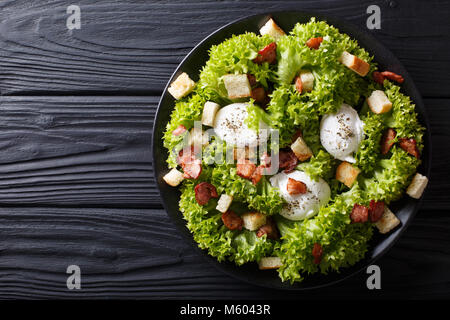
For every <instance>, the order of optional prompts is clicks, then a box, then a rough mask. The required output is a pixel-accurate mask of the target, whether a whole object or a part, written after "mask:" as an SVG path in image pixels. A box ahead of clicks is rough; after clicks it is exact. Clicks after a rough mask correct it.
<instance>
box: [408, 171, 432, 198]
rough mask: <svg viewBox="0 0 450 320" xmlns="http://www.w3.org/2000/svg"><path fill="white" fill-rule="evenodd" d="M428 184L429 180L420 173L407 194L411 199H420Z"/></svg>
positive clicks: (415, 177)
mask: <svg viewBox="0 0 450 320" xmlns="http://www.w3.org/2000/svg"><path fill="white" fill-rule="evenodd" d="M427 184H428V178H427V177H425V176H423V175H421V174H420V173H416V175H415V176H414V178H413V180H412V181H411V184H410V185H409V187H408V189H406V193H407V194H408V195H409V196H410V197H411V198H414V199H419V198H420V197H421V196H422V194H423V192H424V190H425V188H426V186H427Z"/></svg>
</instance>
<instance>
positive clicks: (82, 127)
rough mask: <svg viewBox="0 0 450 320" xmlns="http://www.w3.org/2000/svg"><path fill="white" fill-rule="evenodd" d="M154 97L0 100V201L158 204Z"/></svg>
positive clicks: (149, 205) (15, 98)
mask: <svg viewBox="0 0 450 320" xmlns="http://www.w3.org/2000/svg"><path fill="white" fill-rule="evenodd" d="M157 102H158V97H67V96H64V97H61V96H57V97H2V98H0V133H1V134H0V203H1V204H11V205H12V204H21V205H33V204H47V205H71V206H73V205H76V206H81V205H89V206H92V205H101V206H132V207H136V206H137V207H151V206H152V205H153V206H154V205H156V206H157V207H160V204H159V203H160V200H159V193H158V191H157V189H156V188H155V183H154V178H153V170H152V157H151V131H152V127H153V118H154V116H155V112H156V106H157Z"/></svg>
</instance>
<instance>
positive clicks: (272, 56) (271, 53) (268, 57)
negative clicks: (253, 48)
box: [253, 42, 277, 64]
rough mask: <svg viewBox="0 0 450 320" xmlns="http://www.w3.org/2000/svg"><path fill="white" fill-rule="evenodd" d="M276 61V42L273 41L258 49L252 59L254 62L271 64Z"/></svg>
mask: <svg viewBox="0 0 450 320" xmlns="http://www.w3.org/2000/svg"><path fill="white" fill-rule="evenodd" d="M276 61H277V44H276V43H275V42H272V43H269V44H268V45H267V46H265V47H264V48H263V49H262V50H260V51H258V56H257V57H256V58H255V59H253V62H254V63H257V64H262V63H264V62H268V63H269V64H273V63H275V62H276Z"/></svg>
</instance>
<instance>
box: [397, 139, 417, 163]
mask: <svg viewBox="0 0 450 320" xmlns="http://www.w3.org/2000/svg"><path fill="white" fill-rule="evenodd" d="M398 141H399V145H400V148H402V149H403V150H405V151H406V152H408V153H409V154H410V155H412V156H414V157H416V158H417V159H419V157H420V153H419V149H418V148H417V142H416V140H414V139H407V138H399V139H398Z"/></svg>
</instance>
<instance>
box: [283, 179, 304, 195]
mask: <svg viewBox="0 0 450 320" xmlns="http://www.w3.org/2000/svg"><path fill="white" fill-rule="evenodd" d="M286 188H287V192H288V193H289V194H290V195H294V194H301V193H306V191H308V189H307V188H306V184H304V183H303V182H301V181H297V180H295V179H292V178H289V179H288V183H287V187H286Z"/></svg>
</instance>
